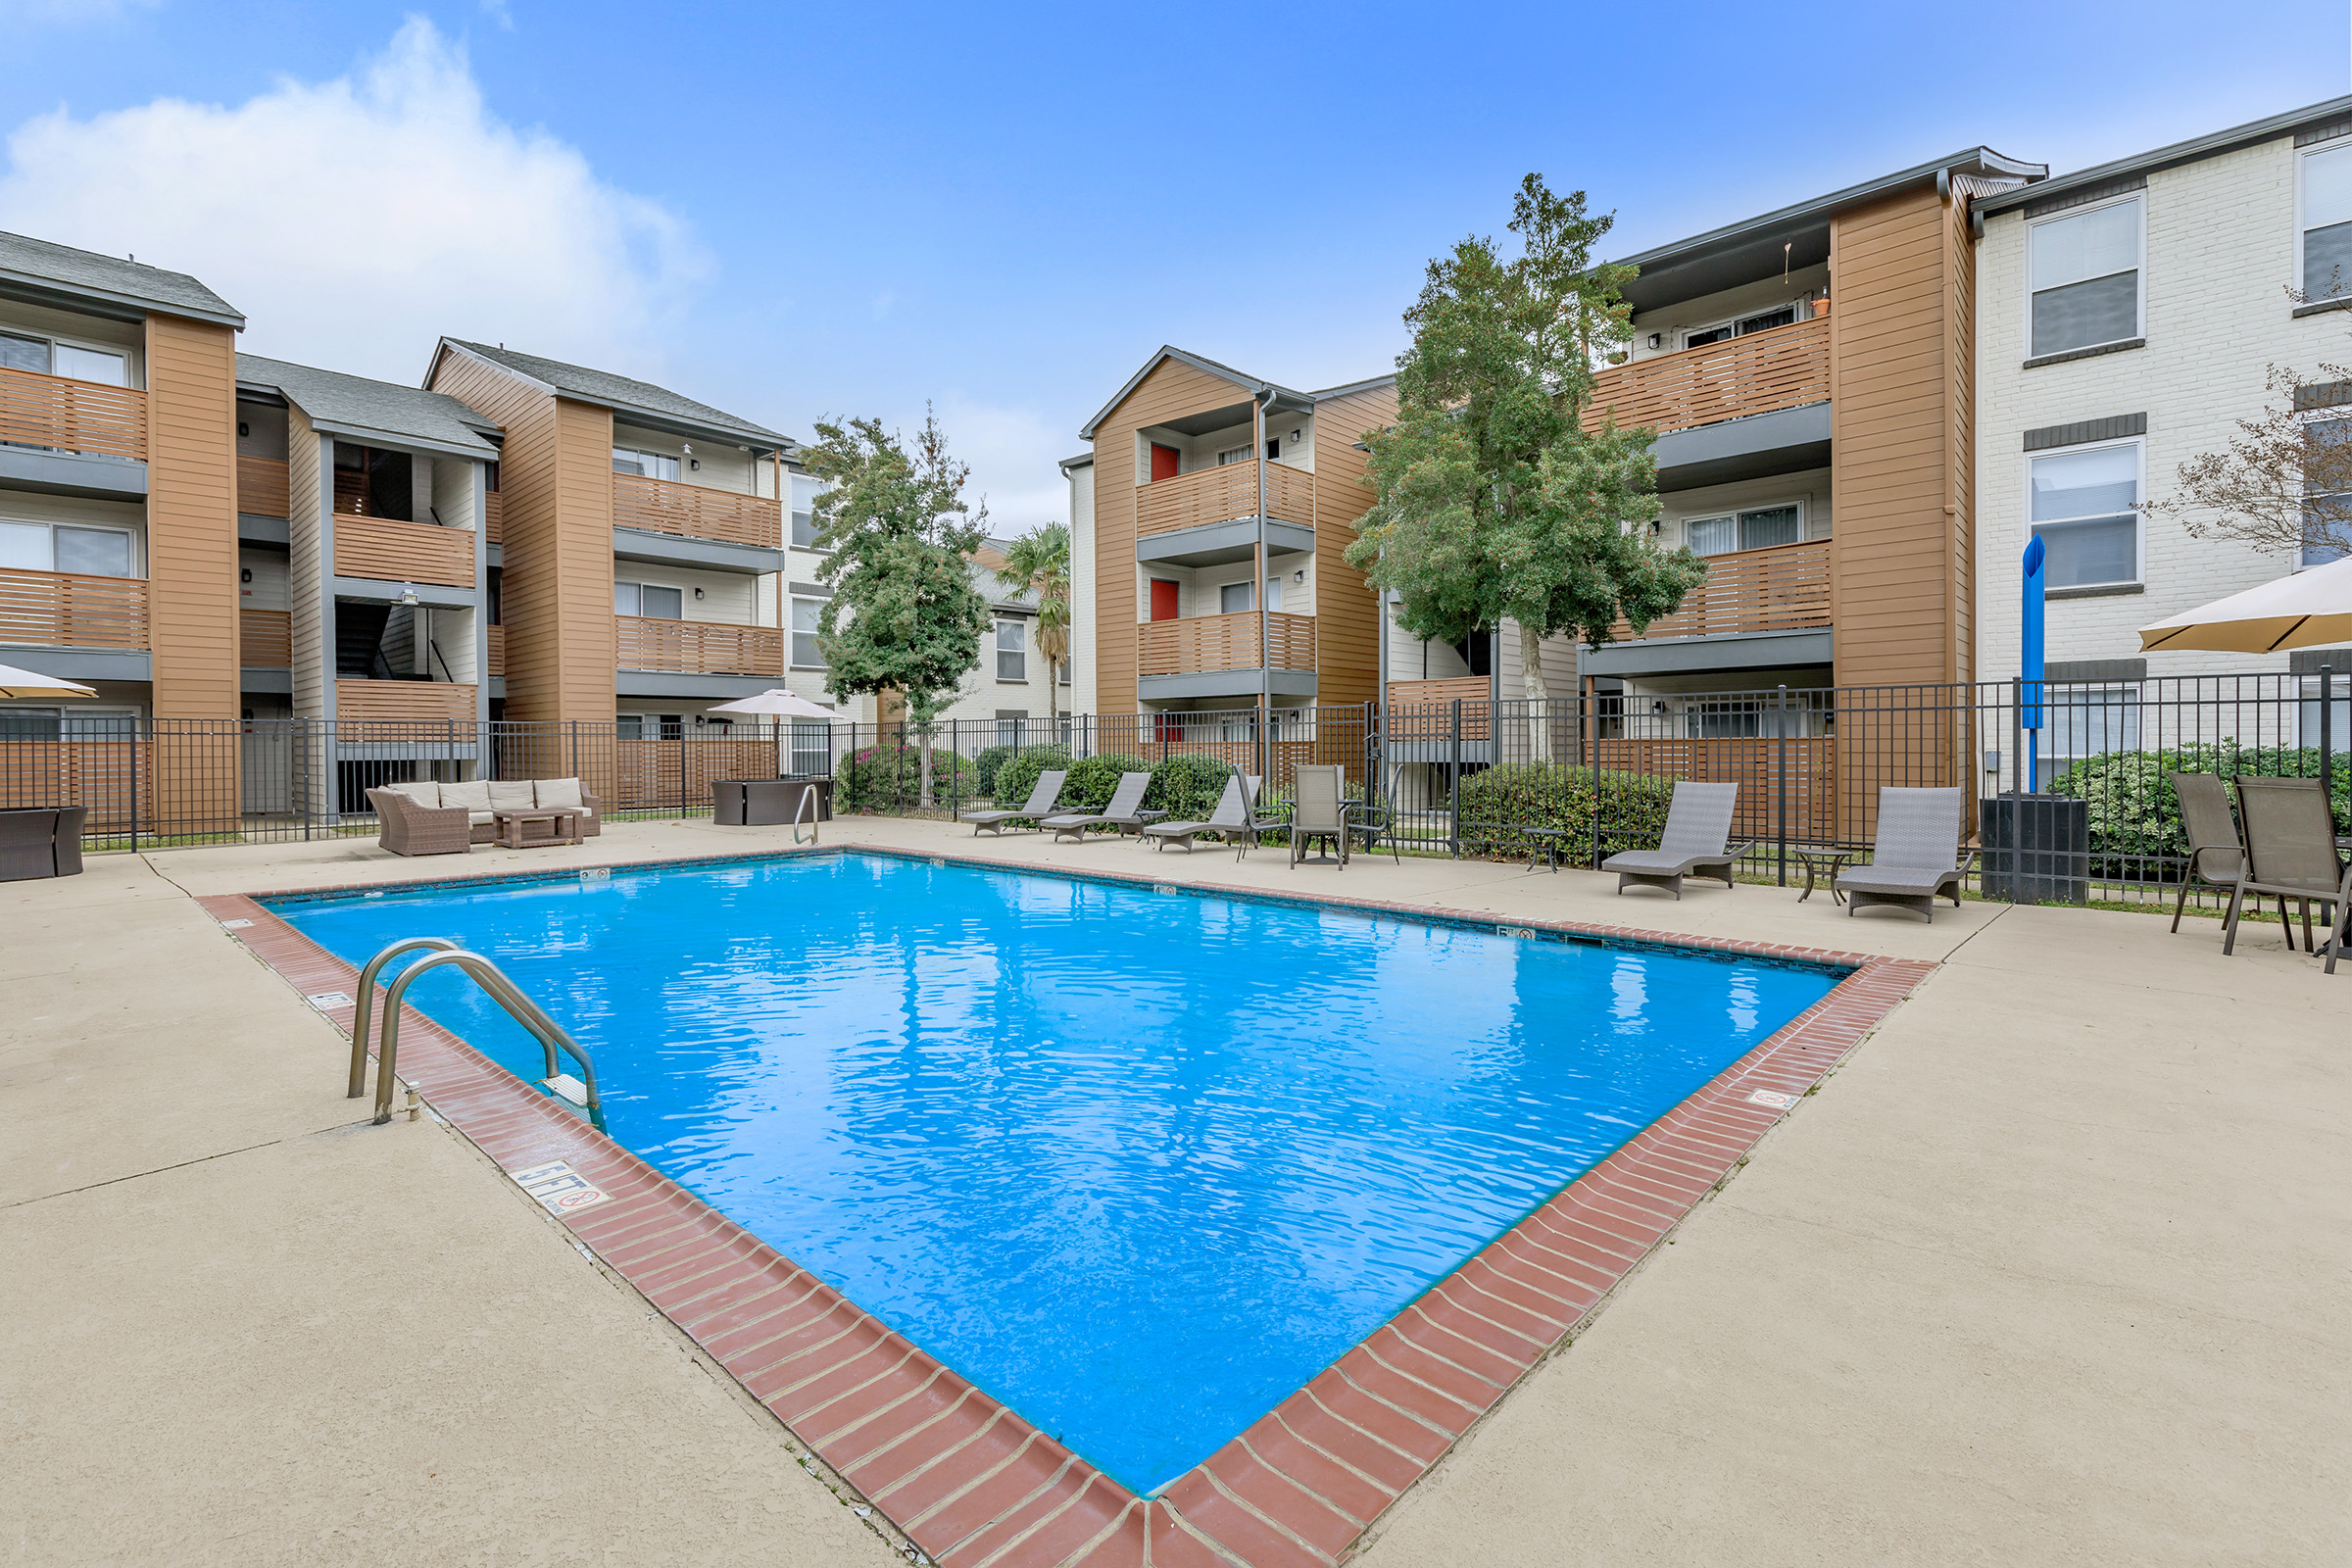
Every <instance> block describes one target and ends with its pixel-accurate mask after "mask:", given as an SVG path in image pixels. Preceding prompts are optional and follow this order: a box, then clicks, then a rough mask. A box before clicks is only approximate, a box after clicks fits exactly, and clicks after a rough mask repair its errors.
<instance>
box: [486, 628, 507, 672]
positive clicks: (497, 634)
mask: <svg viewBox="0 0 2352 1568" xmlns="http://www.w3.org/2000/svg"><path fill="white" fill-rule="evenodd" d="M506 672H507V628H506V627H504V626H499V625H493V626H492V627H491V628H490V668H489V670H488V673H489V674H492V675H504V674H505V673H506Z"/></svg>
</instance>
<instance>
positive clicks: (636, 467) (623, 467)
mask: <svg viewBox="0 0 2352 1568" xmlns="http://www.w3.org/2000/svg"><path fill="white" fill-rule="evenodd" d="M613 472H614V473H634V474H637V475H638V476H640V477H642V478H647V479H668V480H672V481H675V480H676V478H677V477H678V460H677V459H675V458H673V457H670V456H668V455H667V454H666V453H662V452H639V451H636V450H634V449H633V448H629V447H614V448H613Z"/></svg>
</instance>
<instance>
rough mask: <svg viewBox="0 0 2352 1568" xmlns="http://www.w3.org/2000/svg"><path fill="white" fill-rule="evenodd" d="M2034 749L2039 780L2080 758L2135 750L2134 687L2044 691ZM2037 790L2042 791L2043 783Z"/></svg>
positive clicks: (2136, 695) (2136, 693)
mask: <svg viewBox="0 0 2352 1568" xmlns="http://www.w3.org/2000/svg"><path fill="white" fill-rule="evenodd" d="M2041 725H2042V727H2041V730H2040V733H2039V735H2038V736H2037V739H2038V740H2039V742H2040V744H2039V746H2037V747H2036V748H2035V750H2036V752H2037V753H2038V754H2039V756H2040V759H2041V768H2040V772H2041V776H2042V777H2043V779H2045V780H2047V779H2048V778H2049V777H2050V776H2051V775H2052V773H2054V772H2055V771H2056V770H2057V768H2060V767H2064V766H2065V765H2066V764H2068V763H2069V762H2074V761H2078V760H2082V758H2085V757H2104V756H2106V755H2107V754H2108V753H2110V752H2135V751H2137V750H2139V688H2138V687H2136V686H2111V687H2087V686H2063V685H2055V684H2053V685H2051V686H2049V687H2048V688H2047V689H2046V694H2045V701H2044V702H2043V704H2042V711H2041ZM2043 788H2045V789H2046V788H2048V785H2047V784H2046V783H2045V784H2044V785H2043Z"/></svg>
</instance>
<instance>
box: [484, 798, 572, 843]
mask: <svg viewBox="0 0 2352 1568" xmlns="http://www.w3.org/2000/svg"><path fill="white" fill-rule="evenodd" d="M587 815H588V813H587V812H586V811H583V810H579V809H574V808H571V807H564V806H559V807H552V808H549V809H544V810H539V809H533V810H523V809H515V810H512V811H502V810H496V809H493V810H492V811H491V813H490V817H491V820H492V822H493V824H494V825H495V826H496V827H497V829H498V842H499V843H501V844H503V845H505V846H506V847H507V848H508V849H510V850H529V849H536V848H538V847H539V846H540V845H542V844H577V843H579V842H580V823H581V822H582V821H583V820H585V819H586V817H587ZM533 822H545V823H546V824H547V836H546V837H545V838H525V837H523V834H524V832H525V830H526V829H528V828H529V827H530V825H531V824H532V823H533Z"/></svg>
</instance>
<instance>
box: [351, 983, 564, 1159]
mask: <svg viewBox="0 0 2352 1568" xmlns="http://www.w3.org/2000/svg"><path fill="white" fill-rule="evenodd" d="M419 948H429V949H432V950H433V954H432V956H431V957H429V958H422V959H419V960H418V961H417V962H416V963H413V964H410V965H409V966H408V967H407V968H406V969H404V970H402V971H401V973H400V978H399V979H397V980H395V981H393V982H392V987H391V990H390V991H389V992H388V993H386V995H385V997H384V1023H383V1039H382V1040H381V1041H380V1042H379V1043H378V1045H377V1047H376V1053H375V1058H376V1072H375V1125H377V1126H378V1127H380V1126H382V1125H383V1124H384V1123H385V1122H388V1121H390V1120H391V1119H392V1075H393V1070H394V1062H395V1059H396V1057H397V1055H398V1053H399V1050H400V1005H401V999H402V998H404V997H406V996H407V995H408V993H409V987H410V986H411V985H413V984H415V983H416V980H417V976H418V975H420V974H423V973H425V972H427V971H428V970H432V969H444V968H452V969H456V970H458V971H460V972H461V973H463V974H465V975H466V978H468V979H470V980H471V981H472V982H473V983H474V984H475V985H477V986H479V987H481V988H482V992H483V994H484V995H486V996H488V997H489V999H490V1000H491V1001H492V1002H495V1003H497V1004H498V1005H500V1006H501V1007H503V1008H505V1009H506V1012H507V1016H508V1017H510V1018H513V1019H514V1020H515V1022H516V1023H518V1024H520V1025H522V1026H523V1028H525V1029H527V1030H529V1031H530V1032H531V1035H532V1036H533V1038H535V1039H536V1040H537V1041H538V1042H539V1045H540V1048H541V1049H542V1050H543V1051H545V1052H546V1053H547V1076H546V1077H544V1078H542V1079H540V1080H539V1087H540V1088H542V1089H544V1090H546V1091H547V1092H548V1093H549V1094H551V1095H554V1096H556V1097H557V1098H558V1099H560V1100H564V1101H568V1102H569V1103H572V1104H574V1105H577V1106H579V1107H580V1108H581V1109H582V1110H585V1111H586V1112H588V1120H589V1122H590V1124H592V1125H593V1126H594V1127H595V1128H596V1129H597V1131H599V1132H602V1131H604V1128H605V1103H604V1100H603V1099H602V1097H600V1096H599V1095H598V1094H597V1091H596V1063H595V1062H593V1061H590V1060H589V1059H588V1053H587V1052H585V1051H582V1050H581V1049H580V1048H579V1045H578V1043H577V1042H575V1041H574V1040H573V1039H572V1038H571V1036H570V1035H568V1034H566V1033H564V1026H563V1025H562V1024H560V1023H558V1022H556V1020H555V1019H553V1018H551V1017H549V1016H548V1015H547V1011H546V1009H545V1008H543V1007H541V1006H540V1005H539V1004H537V1003H535V1002H533V1001H532V1000H531V999H530V998H528V997H526V996H524V995H523V994H522V992H521V990H520V988H518V987H517V986H516V985H515V982H514V981H512V980H510V979H508V978H507V976H506V973H505V971H503V970H501V969H500V968H499V966H498V965H497V964H495V963H492V962H491V961H490V960H489V959H488V958H485V957H483V956H481V955H480V954H478V953H468V952H466V950H465V949H464V948H461V947H459V946H458V945H457V944H456V943H455V942H451V941H449V940H448V939H447V938H445V937H404V938H402V939H401V940H400V941H398V942H395V943H393V944H392V945H391V946H390V947H388V948H386V949H384V950H383V951H382V952H381V953H379V954H377V955H376V956H374V957H372V958H369V959H368V966H367V967H366V968H364V969H362V970H361V971H360V995H359V1000H358V1002H357V1004H356V1005H355V1010H354V1012H353V1015H352V1020H351V1092H350V1094H349V1095H348V1096H347V1098H348V1099H352V1100H357V1099H359V1098H360V1096H361V1095H363V1094H365V1093H367V1089H368V1013H369V1012H371V1011H372V1010H373V1007H372V1004H373V1003H374V1001H375V977H376V975H377V973H378V972H380V971H381V970H382V969H383V967H384V965H385V964H386V963H388V962H390V961H391V960H392V959H394V958H396V957H398V956H401V955H402V954H404V953H414V952H416V951H417V950H418V949H419ZM559 1051H561V1052H563V1053H564V1054H568V1055H569V1056H570V1057H571V1059H572V1060H574V1061H576V1062H578V1063H579V1064H580V1075H579V1077H577V1078H574V1077H572V1076H571V1075H570V1074H568V1073H566V1072H564V1071H563V1069H562V1063H561V1062H560V1061H559V1060H558V1059H557V1055H556V1054H557V1053H558V1052H559Z"/></svg>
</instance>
